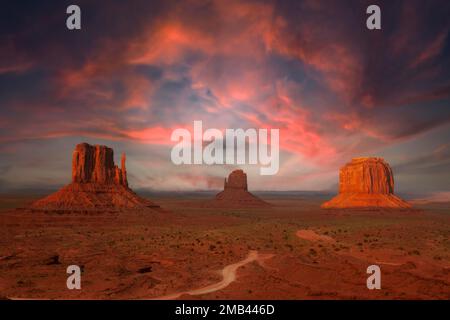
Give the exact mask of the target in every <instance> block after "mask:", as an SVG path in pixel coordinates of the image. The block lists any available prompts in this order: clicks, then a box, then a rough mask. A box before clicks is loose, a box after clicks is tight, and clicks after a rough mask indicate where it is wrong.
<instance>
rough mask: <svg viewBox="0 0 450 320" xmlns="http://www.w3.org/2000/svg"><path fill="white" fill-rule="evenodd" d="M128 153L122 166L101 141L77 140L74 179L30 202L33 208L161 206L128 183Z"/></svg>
mask: <svg viewBox="0 0 450 320" xmlns="http://www.w3.org/2000/svg"><path fill="white" fill-rule="evenodd" d="M125 161H126V158H125V154H122V161H121V167H120V168H119V167H118V166H117V165H115V164H114V151H113V149H111V148H108V147H106V146H100V145H95V146H92V145H89V144H87V143H81V144H78V145H77V146H76V147H75V150H74V151H73V156H72V182H71V183H70V184H68V185H66V186H65V187H63V188H62V189H61V190H59V191H57V192H55V193H53V194H51V195H49V196H47V197H46V198H43V199H40V200H38V201H36V202H34V203H33V204H31V207H30V209H31V210H34V211H58V212H91V211H112V212H114V211H120V210H122V209H144V208H158V207H159V206H158V205H156V204H154V203H152V202H151V201H149V200H147V199H143V198H141V197H139V196H138V195H137V194H135V193H134V192H133V191H132V190H131V189H130V188H129V186H128V179H127V170H126V167H125Z"/></svg>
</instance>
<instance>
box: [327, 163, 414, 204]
mask: <svg viewBox="0 0 450 320" xmlns="http://www.w3.org/2000/svg"><path fill="white" fill-rule="evenodd" d="M321 207H322V208H324V209H333V208H334V209H346V208H355V209H364V208H369V209H370V208H373V209H376V208H387V209H410V208H411V205H410V204H409V203H408V202H406V201H404V200H402V199H400V198H399V197H397V196H396V195H395V194H394V174H393V172H392V169H391V167H390V166H389V164H388V163H387V162H385V161H384V159H382V158H374V157H368V158H354V159H352V161H351V162H350V163H347V164H346V165H345V166H343V167H342V168H341V169H340V171H339V194H338V195H337V196H336V197H334V198H333V199H331V200H330V201H328V202H325V203H323V204H322V206H321Z"/></svg>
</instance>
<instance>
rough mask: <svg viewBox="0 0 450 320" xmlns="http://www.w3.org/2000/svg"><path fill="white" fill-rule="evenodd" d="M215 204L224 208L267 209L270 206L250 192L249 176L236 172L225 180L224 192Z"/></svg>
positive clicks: (216, 199) (217, 197)
mask: <svg viewBox="0 0 450 320" xmlns="http://www.w3.org/2000/svg"><path fill="white" fill-rule="evenodd" d="M214 202H215V204H216V205H219V206H223V207H265V206H269V204H268V203H267V202H265V201H263V200H261V199H260V198H258V197H256V196H254V195H253V194H251V193H250V192H248V185H247V174H246V173H245V172H244V171H243V170H234V171H233V172H231V173H230V175H229V176H228V179H227V178H225V182H224V190H223V191H221V192H219V193H218V194H217V195H216V197H215V199H214Z"/></svg>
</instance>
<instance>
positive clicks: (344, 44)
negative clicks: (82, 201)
mask: <svg viewBox="0 0 450 320" xmlns="http://www.w3.org/2000/svg"><path fill="white" fill-rule="evenodd" d="M72 3H74V4H77V5H79V6H80V7H81V12H82V29H81V30H80V31H69V30H68V29H67V28H66V21H65V20H66V18H67V15H66V7H67V6H68V5H69V4H72ZM370 4H378V5H379V6H380V7H381V10H382V30H377V31H370V30H368V29H367V28H366V18H367V14H366V13H365V12H366V8H367V6H368V5H370ZM0 15H1V19H0V150H1V151H0V191H4V192H6V191H14V190H19V189H25V188H38V189H39V188H53V187H58V186H62V185H64V184H66V183H68V182H69V181H70V177H71V158H72V150H73V148H74V146H75V145H76V144H77V143H80V142H88V143H90V144H105V145H107V146H110V147H112V148H113V149H114V151H115V159H116V162H119V159H120V153H121V152H125V153H126V154H127V164H128V174H129V177H128V178H129V182H130V185H131V186H132V187H133V188H136V189H149V190H198V189H201V190H206V189H220V188H221V186H222V184H223V178H224V177H225V176H226V175H227V174H228V173H229V172H230V171H231V170H232V169H234V168H236V167H235V166H225V165H223V166H220V165H216V166H206V165H197V166H193V165H191V166H189V165H187V166H175V165H174V164H172V162H171V160H170V151H171V148H172V147H173V145H174V143H173V142H171V141H170V135H171V133H172V131H173V130H174V129H175V128H192V126H193V121H194V120H202V121H203V126H204V127H205V128H218V129H226V128H244V129H246V128H279V129H280V170H279V172H278V174H277V175H275V176H260V175H259V166H243V167H242V168H243V169H244V170H245V171H246V172H247V174H248V177H249V188H250V189H252V190H334V189H335V188H336V185H337V182H338V170H339V167H341V166H342V165H344V164H345V163H346V162H348V161H350V160H351V158H353V157H360V156H379V157H384V158H385V160H386V161H387V162H388V163H390V164H391V166H392V167H393V171H394V175H395V181H396V190H397V191H399V192H404V193H418V194H428V193H429V194H433V193H438V192H449V191H450V105H449V103H450V32H449V31H450V19H449V16H450V1H447V0H443V1H437V0H435V1H414V0H408V1H395V0H394V1H391V0H390V1H312V0H311V1H310V0H305V1H300V0H299V1H233V0H231V1H229V0H227V1H203V0H183V1H158V2H156V1H148V0H142V1H134V0H133V1H126V2H125V1H118V0H117V1H113V0H111V1H79V0H76V1H70V2H69V1H9V4H3V5H2V8H1V14H0Z"/></svg>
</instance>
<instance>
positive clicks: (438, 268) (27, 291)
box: [0, 144, 450, 299]
mask: <svg viewBox="0 0 450 320" xmlns="http://www.w3.org/2000/svg"><path fill="white" fill-rule="evenodd" d="M112 152H113V151H112V149H108V148H107V147H104V146H95V147H94V146H90V145H87V144H80V145H77V146H76V148H75V150H74V156H73V159H72V183H71V184H69V185H68V186H66V187H64V188H63V189H61V190H60V191H57V192H56V193H54V194H52V195H50V196H48V197H45V198H44V199H40V200H37V201H36V199H32V198H31V196H30V197H25V196H18V197H14V196H9V197H6V196H3V197H2V199H1V200H2V201H1V203H2V208H1V210H2V211H1V213H0V244H1V245H0V295H1V296H2V298H5V299H449V298H450V215H449V209H450V205H449V204H440V205H435V204H432V203H423V202H421V203H418V204H416V205H414V206H413V207H411V206H410V205H409V204H408V206H406V205H405V204H406V202H405V201H404V200H401V199H400V198H398V197H395V199H396V200H395V201H396V202H395V203H400V205H399V207H398V208H393V207H392V202H391V201H388V204H387V205H386V206H385V207H383V203H380V202H379V201H378V202H377V205H378V207H375V206H373V203H372V202H373V199H374V198H376V197H381V199H385V198H386V197H394V195H393V191H394V185H393V178H392V170H391V169H390V167H389V165H388V164H387V163H385V162H384V161H382V160H373V159H366V160H364V161H363V160H361V159H358V160H357V163H358V164H360V165H357V166H355V165H353V166H352V168H354V169H352V170H353V171H352V170H350V171H349V170H348V166H344V167H343V168H342V169H341V177H343V176H344V177H345V178H341V185H340V194H339V196H338V197H346V195H347V194H354V191H355V188H356V189H358V190H359V189H361V190H363V189H364V190H365V191H364V192H365V193H360V194H361V196H362V198H363V199H367V197H369V198H370V201H371V202H370V204H371V206H369V205H366V206H365V207H362V206H361V201H356V202H354V201H353V200H354V197H355V195H353V196H352V197H350V199H351V201H350V202H345V203H346V206H347V208H338V209H333V208H328V209H323V208H321V205H322V204H323V203H324V202H325V201H326V200H328V199H329V198H330V197H331V195H329V194H321V193H314V192H264V193H261V194H258V195H253V194H251V193H250V192H248V184H249V183H248V181H247V175H246V174H245V173H244V172H243V171H242V170H237V171H233V172H232V173H231V174H230V175H229V177H228V178H227V180H225V183H224V191H222V192H220V193H218V194H217V195H216V196H215V193H214V192H198V193H180V192H179V193H162V192H161V193H156V194H152V195H150V199H146V198H145V197H144V196H138V195H137V194H135V193H134V192H133V191H132V190H131V189H130V188H129V187H128V184H127V183H125V182H126V181H127V177H126V169H125V157H122V159H123V161H122V165H121V167H122V168H121V169H118V167H117V166H115V165H114V161H113V160H112V159H113V157H112ZM108 154H110V155H111V156H110V157H109V156H107V155H108ZM105 155H106V156H105ZM352 163H353V162H352ZM380 163H381V164H382V165H381V167H380ZM361 168H362V169H361ZM380 168H382V169H381V170H380ZM360 169H361V170H362V171H360ZM361 172H365V173H364V176H365V177H369V178H370V179H367V180H364V181H360V183H359V184H358V183H356V182H357V181H359V180H361V177H360V173H361ZM343 173H344V174H343ZM349 177H350V178H349ZM355 179H356V180H355ZM374 181H376V183H373V182H374ZM366 183H368V184H369V185H370V186H376V187H371V188H366ZM86 186H88V187H86ZM100 186H102V187H101V188H100ZM378 194H384V195H383V196H378ZM124 199H128V200H124ZM130 199H131V200H130ZM119 200H120V201H119ZM326 207H330V206H329V205H327V206H326ZM339 207H342V202H339ZM344 207H345V206H344ZM14 208H15V209H14ZM74 264H75V265H78V266H80V267H81V270H82V280H81V283H82V289H81V290H68V289H67V287H66V279H67V274H66V268H67V266H69V265H74ZM372 264H376V265H379V266H380V268H381V273H382V288H381V290H368V289H367V287H366V279H367V277H368V275H367V273H366V269H367V267H368V266H369V265H372Z"/></svg>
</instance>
